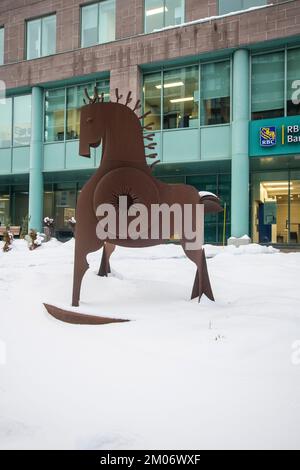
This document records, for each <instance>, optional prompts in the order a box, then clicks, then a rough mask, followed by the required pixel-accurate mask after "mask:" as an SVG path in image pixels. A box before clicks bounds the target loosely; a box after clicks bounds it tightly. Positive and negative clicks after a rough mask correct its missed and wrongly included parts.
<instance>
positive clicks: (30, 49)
mask: <svg viewBox="0 0 300 470" xmlns="http://www.w3.org/2000/svg"><path fill="white" fill-rule="evenodd" d="M40 56H41V20H34V21H28V23H27V59H28V60H30V59H36V58H37V57H40Z"/></svg>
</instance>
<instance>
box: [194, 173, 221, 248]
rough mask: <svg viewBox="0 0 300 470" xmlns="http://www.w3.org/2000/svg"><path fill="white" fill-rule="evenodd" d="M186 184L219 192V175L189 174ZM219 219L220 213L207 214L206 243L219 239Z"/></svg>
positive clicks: (205, 226)
mask: <svg viewBox="0 0 300 470" xmlns="http://www.w3.org/2000/svg"><path fill="white" fill-rule="evenodd" d="M186 184H190V185H191V186H194V187H195V188H196V189H198V191H209V192H211V193H214V194H217V176H216V175H201V176H199V175H194V176H187V178H186ZM217 221H218V214H206V215H205V225H204V240H205V243H215V242H216V241H217Z"/></svg>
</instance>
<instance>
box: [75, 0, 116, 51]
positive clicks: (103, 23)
mask: <svg viewBox="0 0 300 470" xmlns="http://www.w3.org/2000/svg"><path fill="white" fill-rule="evenodd" d="M115 17H116V2H115V0H105V1H102V2H99V3H94V4H92V5H87V6H84V7H82V8H81V47H89V46H93V45H94V44H103V43H105V42H109V41H113V40H114V39H115V36H116V34H115V27H116V25H115V23H116V20H115Z"/></svg>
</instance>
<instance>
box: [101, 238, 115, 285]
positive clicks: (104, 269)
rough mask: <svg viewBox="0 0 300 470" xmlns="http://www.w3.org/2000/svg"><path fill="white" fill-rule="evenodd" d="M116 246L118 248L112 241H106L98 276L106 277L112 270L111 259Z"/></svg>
mask: <svg viewBox="0 0 300 470" xmlns="http://www.w3.org/2000/svg"><path fill="white" fill-rule="evenodd" d="M115 248H116V245H113V244H112V243H109V242H105V243H104V247H103V253H102V258H101V264H100V268H99V272H98V276H102V277H106V276H107V275H108V274H109V273H110V272H111V271H110V264H109V260H110V257H111V255H112V254H113V252H114V250H115Z"/></svg>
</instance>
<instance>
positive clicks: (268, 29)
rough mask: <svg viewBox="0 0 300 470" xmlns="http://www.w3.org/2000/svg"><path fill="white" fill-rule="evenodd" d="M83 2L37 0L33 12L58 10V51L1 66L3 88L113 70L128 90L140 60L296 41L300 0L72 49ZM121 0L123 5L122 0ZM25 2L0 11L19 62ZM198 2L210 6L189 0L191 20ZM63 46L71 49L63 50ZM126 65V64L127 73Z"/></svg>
mask: <svg viewBox="0 0 300 470" xmlns="http://www.w3.org/2000/svg"><path fill="white" fill-rule="evenodd" d="M84 1H85V0H47V1H42V2H36V3H35V9H34V16H39V15H41V14H45V13H51V12H53V11H57V50H58V52H61V53H60V54H56V55H55V56H51V57H45V58H40V59H35V60H31V61H23V62H20V63H16V64H10V65H4V66H2V67H0V79H1V80H5V81H6V84H7V88H15V87H20V86H27V85H34V84H38V83H45V82H48V81H56V80H62V79H67V78H70V77H73V76H79V75H87V74H90V73H95V72H101V71H111V79H112V80H114V84H115V83H117V81H118V80H117V79H115V78H113V77H114V75H115V76H116V77H117V76H119V79H120V80H121V82H122V83H124V87H125V85H126V87H125V88H126V89H127V88H128V87H130V88H135V89H136V86H137V85H136V83H138V81H139V80H138V78H134V71H137V66H138V65H140V64H146V63H149V62H156V61H166V60H168V59H173V58H178V57H186V56H195V55H199V54H202V53H206V52H210V51H214V50H220V49H227V48H235V47H241V46H247V45H249V44H252V43H255V42H261V41H267V40H271V39H275V38H288V37H291V36H294V35H299V39H300V0H294V1H290V2H285V3H281V4H278V5H274V6H270V7H269V8H265V9H262V10H260V11H253V12H249V13H242V14H240V15H233V16H229V17H226V18H220V19H216V20H213V21H207V22H205V23H199V24H192V25H188V26H184V27H179V28H172V29H168V30H165V31H160V32H156V33H153V34H147V35H144V36H143V35H142V36H137V37H132V38H127V39H123V40H118V41H114V42H112V43H108V44H103V45H99V46H93V47H89V48H85V49H77V50H72V49H76V48H78V46H79V8H77V7H79V4H82V3H84ZM86 1H88V0H86ZM117 1H120V0H117ZM121 1H124V3H125V0H121ZM126 1H127V0H126ZM24 3H27V5H25V6H24V7H22V8H19V9H17V10H11V11H8V12H6V13H2V14H0V24H3V23H5V26H6V34H5V35H6V41H5V44H6V50H5V57H6V60H7V58H8V57H9V59H10V60H11V61H21V60H22V59H23V57H24V44H23V43H24V18H28V17H32V15H33V9H32V8H31V7H30V6H29V5H28V3H30V2H26V0H24ZM31 3H32V1H31ZM196 3H198V5H199V7H200V6H201V5H202V7H203V4H204V3H206V4H207V5H206V7H207V8H208V7H209V3H210V0H208V2H202V0H201V1H199V2H195V1H194V0H187V12H188V14H189V15H190V17H189V18H190V19H191V18H194V16H193V15H196V13H195V11H196V9H195V5H196ZM0 4H1V2H0ZM127 4H130V5H132V8H135V9H136V10H137V11H139V10H140V9H141V5H140V0H128V2H127ZM212 4H213V2H211V5H212ZM203 8H204V7H203ZM193 12H194V13H193ZM128 13H130V12H129V11H128ZM123 14H124V16H121V17H120V16H119V15H117V31H118V34H119V35H121V34H125V29H126V27H125V26H126V21H125V13H124V11H123ZM126 14H127V13H126ZM205 16H206V15H205ZM123 19H124V21H123ZM130 25H131V26H130V28H133V29H130V28H129V29H130V30H131V31H133V30H135V31H138V23H137V24H135V25H134V23H133V22H131V23H130ZM140 26H141V25H140ZM140 26H139V27H140ZM129 29H128V31H129ZM128 31H127V33H128ZM127 33H126V34H127ZM66 50H67V51H69V52H64V53H63V51H66ZM126 68H129V72H128V71H126Z"/></svg>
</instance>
